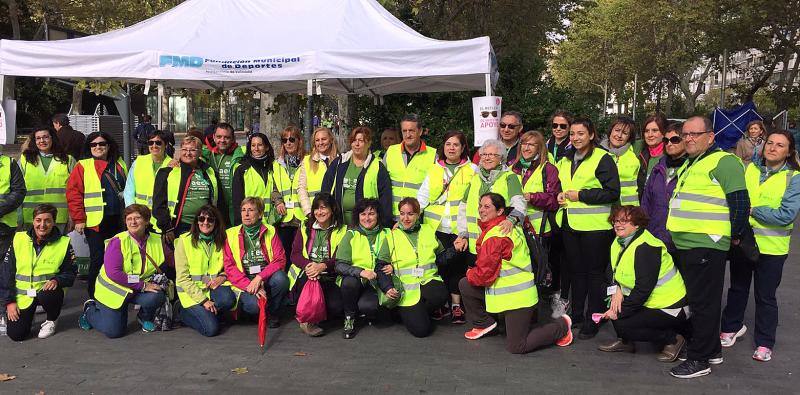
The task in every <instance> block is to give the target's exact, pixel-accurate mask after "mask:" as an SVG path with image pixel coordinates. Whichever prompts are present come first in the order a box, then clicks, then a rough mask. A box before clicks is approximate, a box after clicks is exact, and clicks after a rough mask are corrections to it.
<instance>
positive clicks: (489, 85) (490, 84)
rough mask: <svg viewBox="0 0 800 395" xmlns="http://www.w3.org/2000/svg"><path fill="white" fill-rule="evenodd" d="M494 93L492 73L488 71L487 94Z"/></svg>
mask: <svg viewBox="0 0 800 395" xmlns="http://www.w3.org/2000/svg"><path fill="white" fill-rule="evenodd" d="M491 95H492V75H491V74H490V73H486V96H491Z"/></svg>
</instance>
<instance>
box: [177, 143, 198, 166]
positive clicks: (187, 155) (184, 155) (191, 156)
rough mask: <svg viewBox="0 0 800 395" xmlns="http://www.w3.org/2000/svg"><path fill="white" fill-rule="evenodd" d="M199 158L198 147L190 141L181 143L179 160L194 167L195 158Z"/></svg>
mask: <svg viewBox="0 0 800 395" xmlns="http://www.w3.org/2000/svg"><path fill="white" fill-rule="evenodd" d="M199 158H200V147H199V146H198V145H197V144H195V143H192V142H191V141H189V142H186V143H183V145H181V162H183V163H186V164H188V165H191V166H192V167H194V165H195V164H197V160H198V159H199Z"/></svg>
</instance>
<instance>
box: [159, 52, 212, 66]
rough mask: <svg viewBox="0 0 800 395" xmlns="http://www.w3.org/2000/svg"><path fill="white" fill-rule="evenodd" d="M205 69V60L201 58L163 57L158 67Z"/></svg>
mask: <svg viewBox="0 0 800 395" xmlns="http://www.w3.org/2000/svg"><path fill="white" fill-rule="evenodd" d="M167 66H171V67H203V58H201V57H199V56H177V55H161V57H160V58H159V60H158V67H167Z"/></svg>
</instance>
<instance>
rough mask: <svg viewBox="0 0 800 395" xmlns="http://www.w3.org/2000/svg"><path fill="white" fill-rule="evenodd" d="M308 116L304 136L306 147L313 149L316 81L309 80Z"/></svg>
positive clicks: (307, 90)
mask: <svg viewBox="0 0 800 395" xmlns="http://www.w3.org/2000/svg"><path fill="white" fill-rule="evenodd" d="M306 94H307V96H306V98H307V100H306V116H305V122H303V123H304V126H305V127H304V128H303V129H305V130H304V132H305V133H304V134H305V136H306V138H305V139H304V140H305V144H306V147H311V143H312V141H311V134H312V133H313V128H314V80H308V83H307V86H306Z"/></svg>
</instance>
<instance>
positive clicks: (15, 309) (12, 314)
mask: <svg viewBox="0 0 800 395" xmlns="http://www.w3.org/2000/svg"><path fill="white" fill-rule="evenodd" d="M6 315H7V316H8V319H9V320H11V321H14V322H17V320H18V319H19V306H17V304H16V303H15V302H11V303H9V304H7V305H6Z"/></svg>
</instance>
